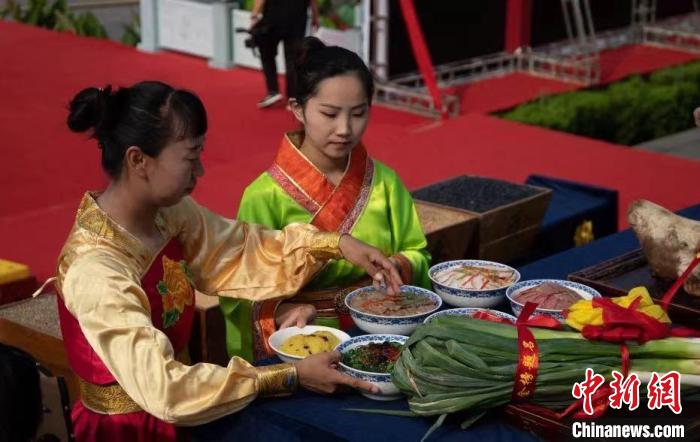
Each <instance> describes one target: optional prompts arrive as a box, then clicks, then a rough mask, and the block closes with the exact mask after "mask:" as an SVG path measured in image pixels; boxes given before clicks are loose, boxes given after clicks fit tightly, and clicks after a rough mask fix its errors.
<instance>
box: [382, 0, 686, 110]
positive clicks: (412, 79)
mask: <svg viewBox="0 0 700 442" xmlns="http://www.w3.org/2000/svg"><path fill="white" fill-rule="evenodd" d="M656 1H657V0H633V2H632V11H631V12H632V14H631V16H632V19H631V24H630V26H629V27H626V28H623V29H617V30H612V31H606V32H603V33H599V34H596V32H595V28H594V25H593V19H592V14H591V11H590V6H589V0H561V4H562V11H563V15H564V23H565V26H566V29H567V37H568V38H567V39H566V40H564V41H561V42H557V43H552V44H548V45H545V46H541V47H538V48H534V49H533V48H521V49H519V50H517V51H516V52H515V53H506V52H502V53H496V54H491V55H487V56H482V57H476V58H470V59H467V60H463V61H458V62H453V63H447V64H443V65H438V66H435V75H436V78H437V81H438V86H439V87H440V88H441V89H447V92H445V93H444V94H443V95H442V97H441V98H442V100H443V107H444V109H436V108H435V105H434V103H433V100H432V97H431V96H430V94H429V93H428V92H427V90H426V88H425V84H424V83H423V78H422V76H421V75H420V73H409V74H404V75H399V76H397V77H393V78H391V79H389V80H388V81H383V82H381V83H380V84H378V87H377V102H378V103H380V104H383V105H385V106H388V107H393V108H398V109H402V110H407V111H410V112H415V113H419V114H421V115H427V116H432V117H438V116H440V115H442V114H443V113H447V114H448V115H450V116H454V115H458V114H459V103H460V100H459V97H457V96H456V95H455V94H454V93H450V92H449V88H451V87H454V86H459V85H464V84H469V83H473V82H476V81H480V80H485V79H489V78H495V77H499V76H503V75H508V74H512V73H514V72H526V73H528V74H530V75H535V76H541V77H546V78H551V79H555V80H559V81H564V82H568V83H575V84H580V85H584V86H591V85H595V84H598V83H600V52H601V51H603V50H609V49H615V48H618V47H621V46H625V45H630V44H650V45H655V46H661V47H667V48H673V49H679V50H683V51H688V52H694V53H700V12H699V11H698V9H699V8H698V0H695V5H696V7H695V12H693V13H690V14H687V15H684V16H679V17H673V18H670V19H666V20H663V21H657V20H656Z"/></svg>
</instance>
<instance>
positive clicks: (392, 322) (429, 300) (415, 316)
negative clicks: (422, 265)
mask: <svg viewBox="0 0 700 442" xmlns="http://www.w3.org/2000/svg"><path fill="white" fill-rule="evenodd" d="M345 305H346V306H347V307H348V309H349V310H350V316H351V317H352V320H353V321H354V322H355V325H357V326H358V327H359V328H360V329H362V330H364V331H366V332H367V333H379V334H394V335H405V336H408V335H409V334H411V333H412V332H413V330H415V329H416V327H418V326H419V325H420V324H421V323H422V322H423V321H424V320H425V318H427V317H428V316H429V315H430V314H431V313H434V312H436V311H437V310H438V309H439V308H440V307H441V306H442V299H441V298H440V297H439V296H438V295H437V294H435V293H433V292H431V291H430V290H426V289H424V288H421V287H415V286H412V285H402V286H401V290H400V292H399V293H395V294H389V293H387V292H386V291H385V290H384V289H378V288H376V287H363V288H360V289H357V290H355V291H352V292H350V293H348V295H347V296H346V297H345Z"/></svg>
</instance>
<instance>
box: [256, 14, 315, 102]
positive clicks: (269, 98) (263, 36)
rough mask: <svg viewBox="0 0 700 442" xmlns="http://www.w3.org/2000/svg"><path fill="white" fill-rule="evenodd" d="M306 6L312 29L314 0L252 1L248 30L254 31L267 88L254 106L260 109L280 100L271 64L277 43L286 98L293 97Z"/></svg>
mask: <svg viewBox="0 0 700 442" xmlns="http://www.w3.org/2000/svg"><path fill="white" fill-rule="evenodd" d="M309 6H311V23H312V26H313V27H314V28H317V27H318V5H317V3H316V0H255V3H254V5H253V11H252V16H251V19H252V23H251V27H256V28H258V32H259V34H258V35H259V36H258V39H257V44H258V47H259V49H260V61H261V62H262V68H263V72H264V74H265V85H266V87H267V95H265V97H264V98H263V99H262V100H260V101H259V102H258V107H260V108H265V107H269V106H272V105H273V104H275V103H277V102H278V101H280V100H282V98H283V97H282V94H280V88H279V83H278V81H277V63H275V57H276V56H277V46H278V45H279V42H280V41H282V42H283V43H284V61H285V65H286V75H285V78H286V81H287V97H293V96H294V71H295V69H294V63H295V59H296V53H297V49H298V48H299V45H300V44H301V40H302V39H303V38H304V34H305V33H306V17H307V12H306V11H307V10H308V8H309ZM261 15H262V17H261Z"/></svg>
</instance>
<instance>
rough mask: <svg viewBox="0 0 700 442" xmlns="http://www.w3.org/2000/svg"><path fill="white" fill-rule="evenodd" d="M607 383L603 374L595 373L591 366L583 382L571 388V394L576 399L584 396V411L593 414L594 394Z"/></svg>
mask: <svg viewBox="0 0 700 442" xmlns="http://www.w3.org/2000/svg"><path fill="white" fill-rule="evenodd" d="M604 383H605V378H604V377H603V376H602V375H599V374H594V373H593V370H592V369H590V368H587V369H586V378H585V379H584V380H583V381H582V382H577V383H575V384H574V386H573V388H572V389H571V394H572V395H573V396H574V398H576V399H581V398H583V411H584V413H586V414H587V415H589V416H590V415H592V414H593V399H592V396H593V395H594V394H595V392H596V390H598V389H599V388H600V387H601V386H602V385H603V384H604Z"/></svg>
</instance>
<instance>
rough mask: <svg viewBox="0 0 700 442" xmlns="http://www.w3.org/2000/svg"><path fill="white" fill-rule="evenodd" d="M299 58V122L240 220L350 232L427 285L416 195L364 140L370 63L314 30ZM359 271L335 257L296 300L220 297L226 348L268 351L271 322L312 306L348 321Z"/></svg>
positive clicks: (248, 353) (303, 317) (246, 353)
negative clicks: (350, 298) (374, 156)
mask: <svg viewBox="0 0 700 442" xmlns="http://www.w3.org/2000/svg"><path fill="white" fill-rule="evenodd" d="M297 66H298V68H297V69H298V72H297V74H296V77H297V88H296V92H297V93H296V96H295V97H293V99H292V100H291V101H290V105H291V107H292V110H293V112H294V115H295V117H296V118H297V120H298V121H299V122H300V123H301V124H303V127H304V128H303V130H302V131H299V132H292V133H288V134H285V136H284V137H283V138H282V141H281V143H280V148H279V151H278V152H277V155H276V157H275V160H274V162H273V164H272V166H271V167H270V168H269V169H268V170H267V171H266V172H264V173H263V174H262V175H260V176H259V177H258V178H257V179H256V180H255V181H253V182H252V183H251V184H250V185H249V186H248V187H247V188H246V190H245V192H244V194H243V199H242V200H241V203H240V207H239V211H238V219H241V220H245V221H247V222H250V223H254V224H261V225H264V226H266V227H269V228H275V229H280V228H283V227H285V226H287V225H290V224H292V223H298V222H302V223H311V224H313V225H315V226H316V227H318V228H319V229H321V230H323V231H326V232H339V233H352V235H353V236H355V237H357V238H360V239H362V240H363V241H365V242H367V243H368V244H371V245H373V246H375V247H377V248H379V249H380V250H381V251H382V252H383V253H384V254H386V255H388V256H391V260H392V262H393V263H394V265H395V266H396V268H397V269H398V270H400V273H401V276H402V280H403V282H404V283H405V284H415V285H419V286H423V287H428V286H429V279H428V276H427V271H428V267H429V261H430V256H429V254H428V253H427V251H426V250H425V248H426V245H427V243H426V239H425V236H424V234H423V230H422V228H421V225H420V222H419V219H418V215H417V213H416V209H415V206H414V204H413V199H412V198H411V195H410V194H409V192H408V190H407V189H406V187H405V186H404V185H403V183H402V182H401V180H400V179H399V177H398V176H397V175H396V173H395V172H394V171H393V170H391V169H390V168H388V167H387V166H385V165H384V164H382V163H380V162H379V161H376V160H373V159H372V158H371V157H370V156H369V155H368V154H367V151H366V150H365V147H364V146H363V145H362V143H361V141H360V140H361V138H362V135H363V133H364V131H365V128H366V126H367V123H368V121H369V112H370V106H371V101H372V95H373V89H374V86H373V83H372V76H371V74H370V72H369V70H368V69H367V67H366V66H365V64H364V63H363V62H362V60H361V59H360V58H359V57H358V56H357V55H356V54H355V53H353V52H350V51H348V50H346V49H343V48H339V47H332V46H331V47H327V46H325V45H324V44H323V43H321V42H320V41H319V40H318V39H316V38H313V37H307V38H306V39H305V41H304V44H303V47H302V52H301V55H300V60H299V62H298V64H297ZM365 277H366V273H365V271H364V270H363V269H362V268H359V267H357V266H355V265H353V264H352V263H349V262H348V261H347V260H343V259H341V260H335V261H332V262H330V263H329V264H327V265H326V267H324V269H323V271H322V272H321V273H319V274H318V275H316V277H315V278H314V279H313V280H312V281H311V282H310V283H309V284H307V285H306V286H305V288H304V290H302V291H301V293H299V294H297V295H296V296H295V297H294V299H293V302H294V303H296V304H294V303H292V302H284V303H280V302H279V301H270V302H251V301H246V300H238V299H224V298H221V299H220V305H221V308H222V311H223V313H224V317H225V321H226V343H227V349H228V352H229V355H236V356H241V357H243V358H245V359H247V360H249V361H253V360H256V359H259V358H263V357H265V356H267V355H270V354H271V353H270V349H269V348H268V345H267V337H268V336H269V335H270V334H271V333H272V332H274V331H275V329H276V328H277V327H284V326H288V325H294V323H297V324H299V325H301V324H304V323H306V322H307V321H309V320H311V319H313V317H314V315H315V314H318V317H317V318H316V323H317V324H322V325H330V326H335V327H338V326H341V327H342V328H348V327H350V326H352V323H351V320H350V319H349V317H348V316H347V314H346V312H345V311H344V307H343V301H344V296H345V294H347V293H348V292H349V291H350V290H352V289H353V288H355V287H359V286H362V285H367V284H368V283H369V282H368V281H367V280H366V279H363V278H365ZM299 303H302V304H299ZM294 309H296V310H297V312H296V314H293V315H291V314H289V312H290V311H294ZM299 310H301V312H299Z"/></svg>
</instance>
